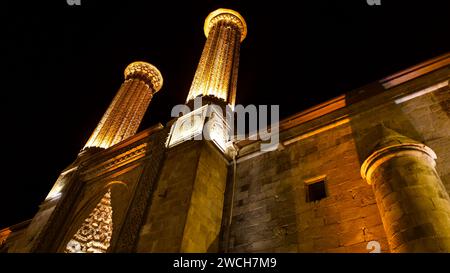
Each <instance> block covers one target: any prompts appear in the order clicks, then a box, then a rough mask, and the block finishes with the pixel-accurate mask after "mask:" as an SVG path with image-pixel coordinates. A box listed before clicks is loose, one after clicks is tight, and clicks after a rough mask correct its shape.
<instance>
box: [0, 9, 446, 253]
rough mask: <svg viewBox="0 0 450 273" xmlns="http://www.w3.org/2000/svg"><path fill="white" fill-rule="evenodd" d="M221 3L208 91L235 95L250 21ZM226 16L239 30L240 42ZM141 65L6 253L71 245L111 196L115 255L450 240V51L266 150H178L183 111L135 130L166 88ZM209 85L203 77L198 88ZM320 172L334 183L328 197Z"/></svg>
mask: <svg viewBox="0 0 450 273" xmlns="http://www.w3.org/2000/svg"><path fill="white" fill-rule="evenodd" d="M212 14H213V15H210V17H208V20H207V22H214V24H216V23H217V26H216V25H214V26H212V27H211V29H209V28H208V29H209V30H210V31H211V33H210V34H211V35H210V36H209V38H208V39H209V40H208V41H209V42H208V41H207V43H206V46H205V48H206V49H207V50H206V51H204V54H203V55H205V54H206V55H205V56H206V57H202V58H203V59H205V60H204V63H202V62H200V65H199V68H198V71H200V72H198V71H197V72H198V73H197V74H199V75H200V74H201V75H203V74H204V73H203V72H202V71H204V70H205V69H206V70H207V68H208V67H210V66H205V63H208V62H209V61H208V62H207V61H206V60H207V59H208V58H210V57H211V58H212V59H211V60H215V59H218V60H220V59H221V58H217V56H216V55H214V54H223V56H225V57H224V59H225V60H227V65H225V66H224V67H222V66H220V67H219V66H218V67H216V68H217V69H216V70H214V71H213V72H214V73H212V74H211V73H210V74H211V75H216V76H214V77H212V78H211V77H208V79H209V80H211V81H212V82H213V83H214V85H218V86H225V87H226V88H225V87H224V89H223V90H222V91H221V93H220V96H219V95H217V96H215V95H214V94H209V93H205V94H206V95H207V96H215V98H216V99H219V100H220V99H222V100H223V102H224V103H225V104H226V103H232V104H233V103H234V96H235V91H236V90H235V87H236V86H235V84H236V80H237V78H236V77H237V63H238V62H237V61H238V56H239V54H238V53H239V47H238V44H239V43H240V42H242V40H243V38H245V35H244V33H243V31H244V30H245V33H246V32H247V29H246V25H245V22H244V21H243V18H242V17H241V16H240V15H239V14H238V13H236V12H234V11H230V10H222V9H221V10H218V11H216V12H214V13H212ZM224 14H225V15H224ZM211 16H212V18H211ZM214 16H219V17H218V19H217V18H216V19H214V18H215V17H214ZM219 19H220V20H219ZM220 22H222V23H220ZM208 26H209V25H208ZM216 27H217V29H216ZM221 27H223V28H224V29H228V30H226V31H231V30H229V29H232V34H233V35H232V37H233V46H232V47H231V48H232V49H233V50H234V51H230V50H228V49H227V50H226V48H227V46H229V44H228V43H221V42H223V41H224V40H221V39H220V37H221V36H220V35H219V34H217V33H222V32H223V33H226V31H222V32H221V30H220V29H219V28H221ZM230 27H231V28H230ZM208 33H209V32H208ZM208 33H207V34H208ZM213 34H214V35H213ZM225 36H226V35H225ZM225 36H224V37H225ZM227 37H231V36H229V35H228V36H227ZM239 38H240V39H239ZM212 41H213V42H212ZM208 45H209V46H208ZM212 45H215V46H216V45H221V46H217V47H214V48H215V49H214V50H210V49H211V48H212ZM208 48H209V49H208ZM205 52H206V53H205ZM208 52H212V53H211V54H212V55H211V56H210V54H209V53H208ZM230 52H234V53H233V54H231V53H230ZM213 53H214V54H213ZM208 56H209V57H208ZM207 57H208V58H207ZM208 60H209V59H208ZM143 64H145V63H138V65H137V66H136V67H135V70H136V69H137V70H136V71H135V70H133V71H132V72H130V71H128V74H127V72H126V81H129V80H130V79H129V77H131V76H133V80H135V81H138V82H139V81H143V83H142V84H141V85H142V86H141V87H142V88H137V89H136V88H135V89H136V90H138V89H139V90H140V91H139V92H140V93H143V94H146V96H144V100H142V101H141V100H140V96H136V94H134V93H132V94H131V93H130V92H128V93H127V92H125V91H124V90H125V89H123V88H122V89H121V90H122V91H120V90H119V94H120V96H119V97H120V98H117V97H116V98H115V100H114V101H116V103H114V101H113V103H112V104H111V106H110V108H109V109H108V111H107V113H106V114H105V116H104V118H103V119H102V121H101V122H100V123H99V125H98V127H97V130H96V131H95V132H97V133H98V132H100V131H101V132H104V134H103V133H102V134H100V133H98V134H97V133H96V134H93V139H95V140H96V139H100V136H101V140H102V141H100V140H98V141H97V140H96V141H93V142H92V145H88V148H89V149H85V150H83V151H82V152H81V153H80V154H79V156H78V158H77V159H76V160H75V161H74V163H73V164H71V165H70V166H69V167H67V168H66V169H65V170H64V171H63V172H62V173H61V175H60V177H59V178H58V179H57V181H56V183H55V185H54V187H53V188H52V190H51V191H50V193H49V195H48V197H47V198H46V199H45V200H44V201H43V203H42V204H41V206H40V209H39V211H38V213H37V214H36V216H35V217H34V218H33V219H32V220H31V221H29V222H25V223H23V224H20V225H17V226H13V227H10V228H7V229H3V230H0V252H64V251H65V249H66V248H67V243H68V242H69V241H70V240H71V239H72V238H73V236H74V234H75V233H76V232H77V231H78V230H79V229H80V227H81V226H82V225H83V221H84V219H86V218H87V217H88V216H89V215H91V212H92V211H93V209H94V208H95V207H96V206H97V205H98V204H99V202H100V200H101V199H102V197H104V196H105V194H106V193H108V197H110V202H111V204H110V205H111V208H112V225H111V226H112V233H111V234H112V235H111V238H110V240H109V244H110V246H109V248H107V252H338V253H344V252H362V253H364V252H370V251H378V250H379V251H381V252H449V251H450V231H449V230H450V198H449V195H448V193H449V192H450V164H449V162H450V129H449V128H450V87H449V75H450V73H449V72H450V71H449V65H450V54H446V55H443V56H440V57H437V58H434V59H432V60H430V61H427V62H425V63H422V64H420V65H417V66H415V67H412V68H410V69H407V70H404V71H402V72H400V73H397V74H395V75H392V76H389V77H387V78H385V79H382V80H380V81H377V82H374V83H372V84H369V85H367V86H364V87H362V88H360V89H358V90H354V91H352V92H348V93H346V94H344V95H342V96H340V97H337V98H335V99H332V100H330V101H327V102H324V103H323V104H320V105H318V106H315V107H313V108H311V109H308V110H306V111H302V112H299V113H298V114H295V115H293V116H291V117H289V118H286V119H285V120H282V121H281V122H280V123H279V128H280V130H279V139H280V144H279V145H278V148H277V149H276V150H274V151H270V152H263V151H261V149H260V146H261V143H262V142H261V140H250V139H246V140H241V141H236V142H234V143H233V146H232V147H234V148H233V151H234V153H228V152H224V151H223V150H221V149H219V148H218V146H216V145H215V144H214V143H213V142H212V141H207V140H186V141H184V142H180V144H177V145H176V146H173V147H170V148H168V145H167V143H168V137H169V136H171V134H172V133H173V132H171V128H172V126H173V125H174V124H175V123H176V122H177V119H174V120H172V121H170V122H169V123H168V124H167V125H166V126H163V125H161V124H158V125H155V126H154V127H152V128H149V129H147V130H144V131H142V132H139V133H137V134H134V132H135V130H136V129H137V125H138V124H139V122H140V119H141V118H142V116H143V113H144V112H145V108H146V107H147V105H148V103H149V102H150V99H151V96H153V94H154V93H155V92H157V91H158V90H159V88H160V87H161V85H162V77H161V75H160V74H159V72H158V73H157V72H155V71H157V69H156V68H154V67H153V66H151V65H149V64H145V65H144V68H145V67H149V69H150V70H148V71H147V70H145V71H144V70H142V69H143V68H142V67H141V65H143ZM138 68H139V69H141V68H142V69H141V70H142V71H141V70H139V69H138ZM222 68H223V69H222ZM206 70H205V71H206ZM144 72H145V73H144ZM150 72H151V73H150ZM209 72H211V71H209ZM219 72H220V73H225V74H226V75H225V76H224V75H222V74H220V73H219ZM130 75H131V76H130ZM219 76H220V77H219ZM127 77H128V78H127ZM198 77H200V76H198ZM198 77H197V78H198ZM220 79H222V80H220ZM223 79H227V81H226V82H227V84H224V85H221V84H222V83H223ZM230 79H231V80H230ZM228 80H230V81H228ZM129 84H131V82H129ZM205 84H206V85H208V84H212V83H205V82H203V81H194V84H193V86H194V87H193V89H191V92H190V94H191V95H192V94H194V93H195V92H200V91H202V90H200V91H199V90H198V89H196V88H195V86H197V85H198V86H203V85H205ZM208 86H209V85H208ZM144 87H145V88H144ZM130 88H131V87H130ZM131 89H132V88H131ZM131 89H130V90H131ZM127 90H128V89H127ZM133 90H134V89H133ZM194 91H195V92H194ZM203 91H204V90H203ZM203 91H202V92H203ZM145 92H150V93H148V94H147V93H145ZM202 92H200V93H199V94H200V95H201V94H204V93H202ZM130 94H131V95H130ZM133 94H134V95H133ZM195 94H197V93H195ZM190 100H191V99H190V97H189V96H188V99H187V101H188V102H189V101H190ZM119 101H120V103H119ZM128 102H129V103H131V102H132V103H131V104H129V103H128ZM126 105H131V106H130V108H129V109H128V110H130V111H122V110H124V109H122V108H124V107H126ZM169 110H170V109H168V111H169ZM108 113H115V114H114V115H109V114H108ZM130 122H131V123H132V124H131V125H130V126H131V127H129V126H128V125H129V124H128V123H130ZM201 125H202V126H203V124H201ZM111 128H112V129H114V130H112V129H111ZM117 128H129V130H128V129H127V130H125V129H124V130H116V129H117ZM110 129H111V130H110ZM107 132H113V133H114V134H113V135H108V133H107ZM124 132H125V133H124ZM122 138H123V139H122ZM103 139H108V143H107V144H105V145H103V144H102V143H103ZM100 144H101V145H100ZM102 145H103V146H102ZM314 183H323V185H324V191H322V192H321V195H320V197H319V198H316V197H314V194H313V193H312V185H314ZM316 185H317V184H316ZM321 185H322V184H321ZM109 192H110V193H111V194H110V195H109ZM322 197H323V198H322ZM108 219H109V218H108ZM89 228H92V227H89ZM96 232H97V231H96ZM378 246H379V249H378Z"/></svg>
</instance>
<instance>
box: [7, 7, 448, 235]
mask: <svg viewBox="0 0 450 273" xmlns="http://www.w3.org/2000/svg"><path fill="white" fill-rule="evenodd" d="M111 2H112V1H101V2H100V1H93V0H81V6H69V5H67V4H66V1H65V0H58V1H44V0H42V1H30V3H26V2H23V1H20V2H19V1H10V3H7V2H2V4H1V5H2V8H1V9H2V18H3V19H6V25H5V23H3V26H2V29H3V31H2V34H1V35H2V36H3V37H2V39H1V41H2V45H3V46H5V45H6V48H5V47H3V50H2V51H1V52H2V53H3V54H2V55H4V57H2V58H1V60H2V61H1V64H2V66H3V69H2V70H3V72H2V73H1V76H0V77H1V80H2V81H1V91H2V92H1V108H0V109H1V117H2V128H3V129H2V134H1V137H2V142H1V143H2V151H3V153H2V154H3V157H2V161H1V165H0V166H1V186H0V189H1V191H0V193H1V196H0V208H1V211H0V228H2V227H5V226H8V225H12V224H15V223H18V222H21V221H24V220H27V219H30V218H31V217H33V215H34V214H35V213H36V211H37V209H38V205H39V204H40V202H42V201H43V199H44V198H45V196H46V195H47V193H48V191H49V190H50V188H51V186H52V185H53V183H54V182H55V181H56V178H57V177H58V175H59V173H60V172H61V170H62V169H64V168H65V167H66V166H67V165H69V164H70V163H71V162H72V161H73V160H74V159H75V158H76V155H77V153H78V151H79V150H80V149H81V148H82V147H83V145H84V143H85V142H86V141H87V139H88V137H89V136H90V134H91V132H92V131H93V129H94V128H95V126H96V124H97V122H98V121H99V120H100V118H101V116H102V114H103V112H104V111H105V110H106V108H107V107H108V105H109V103H110V102H111V100H112V98H113V96H114V95H115V93H116V91H117V90H118V88H119V86H120V84H121V82H122V81H123V70H124V68H125V67H126V66H127V64H129V63H130V62H132V61H136V60H143V61H147V62H150V63H152V64H154V65H155V66H156V67H158V68H159V69H160V71H161V73H162V75H163V77H164V86H163V89H162V90H161V91H160V92H159V93H158V94H157V95H156V96H155V97H154V98H153V101H152V102H151V104H150V107H149V110H148V111H147V113H146V116H145V118H144V120H143V122H142V125H141V128H147V127H149V126H151V125H153V124H155V123H156V122H162V123H164V122H166V121H168V120H169V119H170V110H171V108H172V106H173V105H175V104H180V103H183V102H184V100H185V98H186V96H187V94H188V91H189V87H190V84H191V81H192V77H193V75H194V72H195V69H196V66H197V62H198V59H199V57H200V54H201V50H202V48H203V45H204V42H205V37H204V34H203V22H204V19H205V18H206V16H207V15H208V13H209V12H211V11H213V10H215V9H217V8H219V7H226V8H232V9H235V10H237V11H238V12H240V13H241V14H242V15H243V17H244V18H245V19H246V21H247V25H248V36H247V38H246V40H245V41H244V42H243V44H242V47H241V63H240V68H239V79H238V90H237V103H239V104H244V105H246V104H279V105H280V110H281V117H282V118H283V117H286V116H288V115H291V114H294V113H296V112H298V111H300V110H303V109H305V108H308V107H311V106H313V105H315V104H317V103H320V102H323V101H325V100H327V99H330V98H333V97H335V96H338V95H340V94H342V93H344V92H346V91H350V90H352V89H355V88H358V87H360V86H362V85H365V84H367V83H370V82H372V81H375V80H378V79H380V78H383V77H385V76H388V75H389V74H392V73H394V72H397V71H399V70H402V69H404V68H407V67H408V66H411V65H414V64H417V63H419V62H421V61H425V60H427V59H429V58H433V57H435V56H438V55H441V54H443V53H445V52H448V51H450V42H449V40H448V37H449V26H450V17H449V16H448V11H449V10H450V6H449V1H429V0H427V1H425V0H423V1H416V2H413V1H401V0H381V2H382V5H381V6H369V5H368V4H367V3H366V0H345V1H342V0H335V1H327V0H311V1H292V0H276V1H261V0H259V1H250V0H238V1H220V0H208V1H206V0H184V1H169V0H165V1H162V0H161V1H156V0H148V1H142V2H138V1H131V0H127V1H124V0H123V1H116V2H115V3H111ZM12 3H14V4H12ZM5 70H6V71H5Z"/></svg>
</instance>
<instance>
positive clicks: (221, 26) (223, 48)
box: [186, 9, 247, 106]
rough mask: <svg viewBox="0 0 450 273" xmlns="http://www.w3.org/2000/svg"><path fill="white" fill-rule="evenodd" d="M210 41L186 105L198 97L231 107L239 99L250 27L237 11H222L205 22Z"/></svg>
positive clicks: (213, 14) (209, 16) (201, 59)
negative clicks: (242, 50)
mask: <svg viewBox="0 0 450 273" xmlns="http://www.w3.org/2000/svg"><path fill="white" fill-rule="evenodd" d="M204 32H205V35H206V37H207V40H206V43H205V47H204V48H203V52H202V56H201V58H200V62H199V64H198V67H197V71H196V72H195V76H194V80H193V81H192V86H191V89H190V91H189V95H188V97H187V99H186V102H189V101H190V100H192V99H194V98H196V97H198V96H214V97H216V98H218V99H221V100H223V101H225V102H227V103H228V104H230V105H231V106H234V102H235V98H236V84H237V75H238V67H239V49H240V46H241V42H242V41H243V40H244V39H245V37H246V35H247V24H246V23H245V20H244V18H243V17H242V16H241V15H240V14H239V13H238V12H236V11H234V10H230V9H218V10H215V11H213V12H211V13H210V14H209V15H208V17H207V18H206V20H205V25H204Z"/></svg>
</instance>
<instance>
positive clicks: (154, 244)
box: [137, 9, 247, 252]
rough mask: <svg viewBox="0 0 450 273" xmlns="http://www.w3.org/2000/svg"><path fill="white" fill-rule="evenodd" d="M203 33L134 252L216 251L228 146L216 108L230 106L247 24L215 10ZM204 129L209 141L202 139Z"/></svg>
mask: <svg viewBox="0 0 450 273" xmlns="http://www.w3.org/2000/svg"><path fill="white" fill-rule="evenodd" d="M204 31H205V35H206V37H207V40H206V44H205V47H204V49H203V53H202V56H201V58H200V62H199V64H198V67H197V71H196V72H195V77H194V80H193V82H192V86H191V89H190V92H189V95H188V97H187V100H186V105H184V106H186V107H184V106H182V107H181V108H183V111H182V112H183V115H182V116H181V117H178V118H177V119H176V121H174V123H173V125H172V127H171V131H170V134H169V138H168V141H167V147H168V150H167V151H166V154H165V161H164V162H163V167H162V169H161V172H160V173H159V175H158V177H159V180H158V182H157V183H156V185H157V186H156V189H155V195H154V196H156V197H155V198H154V199H152V205H151V206H150V208H149V211H148V214H147V219H146V220H145V223H144V225H143V227H142V229H141V232H140V237H139V242H138V245H137V251H138V252H217V251H218V250H219V243H218V242H219V241H220V236H221V226H222V217H223V210H224V194H225V188H226V182H227V177H228V168H229V160H230V158H229V153H228V151H229V150H230V149H229V147H230V146H229V142H228V134H229V130H228V128H229V127H227V126H229V125H228V122H227V120H226V119H225V115H224V113H223V110H222V111H220V110H218V109H216V108H220V109H223V108H227V107H226V106H227V105H230V106H231V107H233V106H234V100H235V96H236V81H237V71H238V62H239V47H240V44H241V42H242V41H243V40H244V38H245V36H246V34H247V26H246V23H245V21H244V19H243V18H242V16H241V15H240V14H239V13H237V12H236V11H233V10H229V9H218V10H216V11H213V12H212V13H210V14H209V15H208V17H207V18H206V20H205V27H204ZM198 97H200V98H202V103H201V105H196V104H197V103H196V102H197V101H198V100H197V99H196V98H198ZM192 104H193V105H194V109H192V108H190V106H192ZM216 106H219V107H216ZM224 106H225V107H224ZM181 108H180V109H181ZM184 110H186V112H185V111H184ZM204 131H205V132H206V134H207V135H208V134H209V136H210V138H209V139H208V138H206V136H205V138H203V137H201V136H204V135H205V134H203V132H204ZM199 136H200V137H199ZM197 137H199V138H197Z"/></svg>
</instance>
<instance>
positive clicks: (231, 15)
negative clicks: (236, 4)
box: [203, 9, 247, 42]
mask: <svg viewBox="0 0 450 273" xmlns="http://www.w3.org/2000/svg"><path fill="white" fill-rule="evenodd" d="M221 21H225V22H228V23H231V24H233V25H236V26H237V27H238V28H239V30H240V33H241V42H242V41H243V40H244V39H245V37H246V36H247V23H246V22H245V20H244V17H242V15H240V14H239V13H238V12H237V11H234V10H231V9H217V10H215V11H213V12H211V13H210V14H209V15H208V17H206V19H205V25H204V27H203V30H204V31H205V36H206V37H208V34H209V31H210V30H211V29H212V28H213V26H215V25H216V24H217V23H218V22H221Z"/></svg>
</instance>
